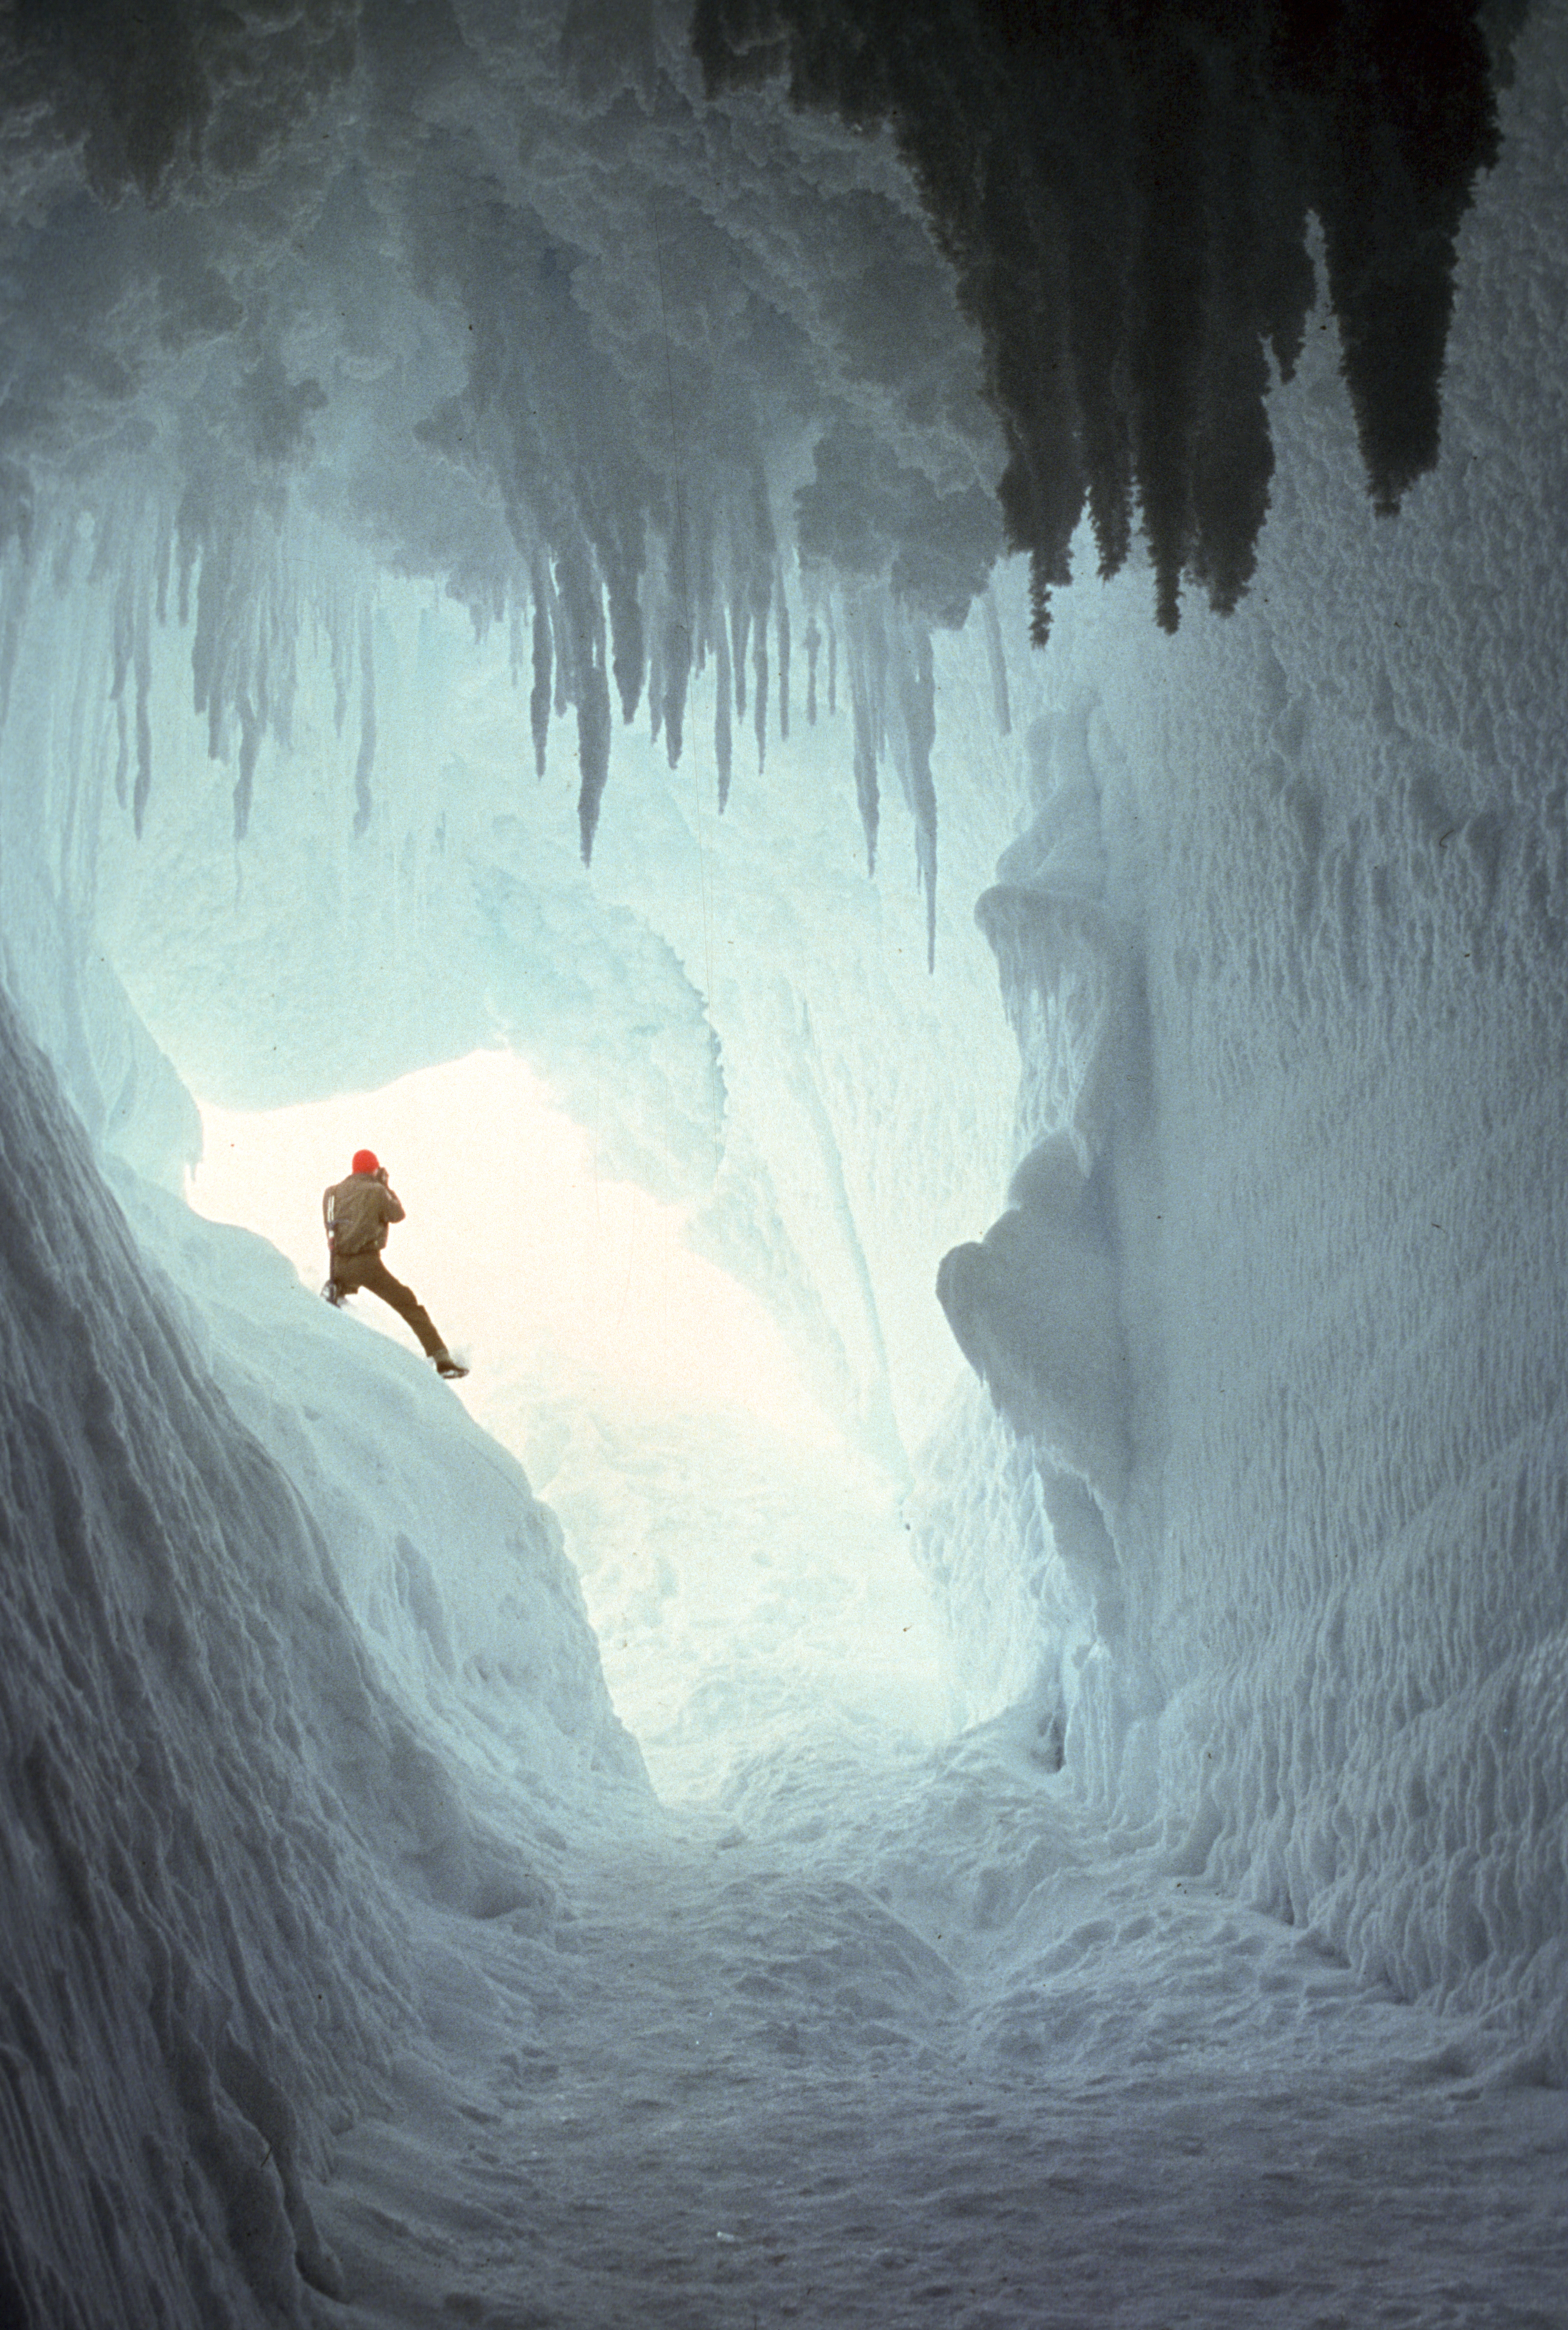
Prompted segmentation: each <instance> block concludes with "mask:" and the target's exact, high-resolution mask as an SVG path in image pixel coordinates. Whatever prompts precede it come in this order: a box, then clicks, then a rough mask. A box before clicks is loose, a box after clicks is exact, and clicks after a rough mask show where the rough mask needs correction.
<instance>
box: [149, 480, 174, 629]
mask: <svg viewBox="0 0 1568 2330" xmlns="http://www.w3.org/2000/svg"><path fill="white" fill-rule="evenodd" d="M174 546H175V545H174V535H173V532H172V529H171V527H170V525H169V513H168V509H167V507H166V506H165V507H164V509H163V510H162V511H161V512H160V514H159V517H158V546H157V549H156V552H155V553H154V557H153V564H154V568H155V570H156V574H157V578H158V622H159V624H160V625H162V624H164V623H166V622H167V621H168V620H169V567H170V564H171V562H172V558H173V554H174Z"/></svg>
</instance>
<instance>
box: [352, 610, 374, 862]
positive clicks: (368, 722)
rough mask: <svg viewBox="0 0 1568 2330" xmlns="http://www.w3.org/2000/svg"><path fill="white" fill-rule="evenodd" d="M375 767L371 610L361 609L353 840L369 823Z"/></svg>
mask: <svg viewBox="0 0 1568 2330" xmlns="http://www.w3.org/2000/svg"><path fill="white" fill-rule="evenodd" d="M374 767H375V645H374V639H373V630H372V622H371V611H370V609H369V608H368V607H365V608H364V609H363V610H362V611H361V613H360V628H359V758H358V760H357V761H356V762H354V838H356V839H357V838H359V836H360V835H361V834H363V833H364V832H365V830H366V829H368V827H369V825H370V819H371V810H372V808H373V802H372V800H371V791H370V780H371V772H372V771H373V769H374Z"/></svg>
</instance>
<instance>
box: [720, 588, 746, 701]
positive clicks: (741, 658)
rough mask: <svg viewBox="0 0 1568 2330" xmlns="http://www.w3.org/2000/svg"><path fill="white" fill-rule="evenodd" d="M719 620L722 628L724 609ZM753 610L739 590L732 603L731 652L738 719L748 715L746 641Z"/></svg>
mask: <svg viewBox="0 0 1568 2330" xmlns="http://www.w3.org/2000/svg"><path fill="white" fill-rule="evenodd" d="M719 620H720V626H721V629H722V628H723V613H722V611H721V614H720V618H719ZM750 636H751V608H750V607H749V606H748V605H747V603H746V601H745V600H744V599H743V598H742V597H741V594H740V593H739V592H737V593H736V594H735V597H734V598H733V599H732V601H731V603H730V637H731V640H732V650H731V653H732V668H733V670H734V675H735V717H736V719H737V720H743V719H744V718H745V717H746V641H747V639H748V638H749V637H750Z"/></svg>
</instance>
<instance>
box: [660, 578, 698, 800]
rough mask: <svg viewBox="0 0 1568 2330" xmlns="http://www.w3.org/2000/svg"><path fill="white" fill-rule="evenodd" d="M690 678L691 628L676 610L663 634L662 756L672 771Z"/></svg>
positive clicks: (677, 757)
mask: <svg viewBox="0 0 1568 2330" xmlns="http://www.w3.org/2000/svg"><path fill="white" fill-rule="evenodd" d="M691 676H692V631H691V625H690V624H689V623H687V622H685V621H683V620H682V619H681V615H680V613H679V611H678V610H676V611H673V612H672V615H671V618H670V622H669V626H668V629H667V630H666V633H665V753H666V758H667V759H668V761H669V764H670V766H671V768H672V769H673V768H676V767H678V766H679V763H680V757H681V744H682V741H683V739H684V736H685V718H686V688H687V687H688V685H689V684H690V680H691Z"/></svg>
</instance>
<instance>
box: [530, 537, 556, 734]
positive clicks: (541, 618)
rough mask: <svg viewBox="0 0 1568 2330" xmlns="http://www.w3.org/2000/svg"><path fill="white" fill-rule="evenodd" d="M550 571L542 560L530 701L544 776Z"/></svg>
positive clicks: (536, 587)
mask: <svg viewBox="0 0 1568 2330" xmlns="http://www.w3.org/2000/svg"><path fill="white" fill-rule="evenodd" d="M551 596H552V593H551V589H550V570H549V568H548V567H547V566H546V564H545V563H544V561H543V559H542V558H541V559H539V560H538V561H536V563H535V564H534V687H533V691H532V693H531V694H530V696H529V698H528V726H529V730H530V733H531V734H532V735H533V738H534V775H535V776H536V777H542V776H543V774H544V748H545V746H546V744H548V742H549V739H550V691H551V686H552V676H551V658H552V649H551V638H550V601H551Z"/></svg>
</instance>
